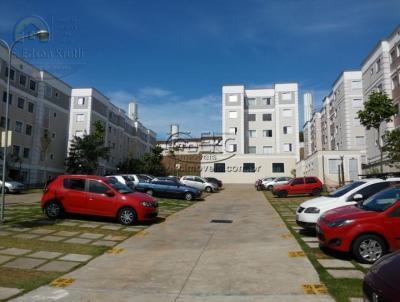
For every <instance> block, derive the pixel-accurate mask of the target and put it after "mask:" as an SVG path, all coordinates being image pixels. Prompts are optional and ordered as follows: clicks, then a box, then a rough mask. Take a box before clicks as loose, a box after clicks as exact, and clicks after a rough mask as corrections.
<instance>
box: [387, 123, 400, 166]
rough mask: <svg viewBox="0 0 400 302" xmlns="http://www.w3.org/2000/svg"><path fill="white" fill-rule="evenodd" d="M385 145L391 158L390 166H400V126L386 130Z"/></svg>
mask: <svg viewBox="0 0 400 302" xmlns="http://www.w3.org/2000/svg"><path fill="white" fill-rule="evenodd" d="M384 139H385V146H384V147H383V151H385V152H387V154H388V158H389V159H390V162H391V164H390V166H399V163H400V128H397V129H394V130H392V131H386V133H385V136H384Z"/></svg>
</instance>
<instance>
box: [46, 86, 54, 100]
mask: <svg viewBox="0 0 400 302" xmlns="http://www.w3.org/2000/svg"><path fill="white" fill-rule="evenodd" d="M52 93H53V89H52V88H51V86H49V85H46V86H45V87H44V95H45V96H46V97H48V98H51V95H52Z"/></svg>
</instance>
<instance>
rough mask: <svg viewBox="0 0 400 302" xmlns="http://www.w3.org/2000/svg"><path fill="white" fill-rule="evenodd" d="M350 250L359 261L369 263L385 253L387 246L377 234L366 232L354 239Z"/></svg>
mask: <svg viewBox="0 0 400 302" xmlns="http://www.w3.org/2000/svg"><path fill="white" fill-rule="evenodd" d="M352 252H353V255H354V256H355V257H356V259H357V260H358V261H359V262H361V263H369V264H371V263H374V262H375V261H377V260H378V259H380V258H381V257H382V256H383V255H385V254H386V253H387V247H386V243H385V241H384V240H382V238H380V237H379V236H376V235H373V234H367V235H362V236H360V237H358V238H357V239H356V240H355V241H354V243H353V246H352Z"/></svg>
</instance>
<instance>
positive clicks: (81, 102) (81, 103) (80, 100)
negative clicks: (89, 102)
mask: <svg viewBox="0 0 400 302" xmlns="http://www.w3.org/2000/svg"><path fill="white" fill-rule="evenodd" d="M78 105H79V106H83V105H85V98H78Z"/></svg>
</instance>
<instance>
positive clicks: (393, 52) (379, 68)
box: [361, 26, 400, 171]
mask: <svg viewBox="0 0 400 302" xmlns="http://www.w3.org/2000/svg"><path fill="white" fill-rule="evenodd" d="M399 43H400V26H399V27H397V28H396V29H395V30H394V31H393V32H392V33H391V34H390V35H389V37H388V38H386V39H384V40H381V41H379V42H378V44H377V45H376V46H375V48H374V49H373V50H372V51H371V52H370V53H369V54H368V56H367V57H366V58H365V59H364V61H363V62H362V64H361V71H362V81H363V96H364V100H367V99H368V97H369V95H370V94H371V93H372V92H373V91H381V92H384V93H385V94H387V95H388V96H389V97H390V98H392V99H393V100H394V101H395V102H396V103H397V104H399V102H400V88H399V86H400V82H399V78H400V75H399V67H400V46H399ZM399 111H400V110H399ZM399 125H400V118H399V115H398V116H397V117H394V119H393V121H392V122H389V123H385V124H383V125H382V126H381V129H380V133H381V135H383V134H384V133H385V131H386V130H392V129H393V128H394V127H399ZM377 133H378V132H377V131H376V130H375V129H370V130H368V131H367V135H366V142H367V144H366V150H367V158H368V165H369V167H378V165H377V164H378V162H379V159H380V153H379V148H378V144H377V140H378V139H380V140H382V137H380V138H378V134H377ZM384 169H385V171H390V167H389V166H387V165H385V167H384Z"/></svg>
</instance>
